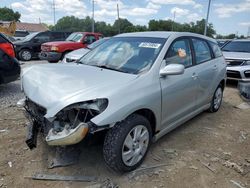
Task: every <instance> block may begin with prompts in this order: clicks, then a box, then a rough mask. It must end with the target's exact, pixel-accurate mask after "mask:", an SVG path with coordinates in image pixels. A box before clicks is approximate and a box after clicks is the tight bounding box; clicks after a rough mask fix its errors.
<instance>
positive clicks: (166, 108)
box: [160, 37, 197, 128]
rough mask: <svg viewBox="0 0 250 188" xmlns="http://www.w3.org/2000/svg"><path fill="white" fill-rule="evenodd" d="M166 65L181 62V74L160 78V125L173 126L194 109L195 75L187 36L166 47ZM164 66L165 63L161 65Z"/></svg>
mask: <svg viewBox="0 0 250 188" xmlns="http://www.w3.org/2000/svg"><path fill="white" fill-rule="evenodd" d="M165 60H166V65H168V64H183V65H184V66H185V71H184V73H183V74H181V75H169V76H166V77H164V78H160V84H161V88H162V125H163V126H164V127H163V128H166V126H167V127H168V128H173V127H171V124H173V123H175V122H177V121H179V120H180V119H181V118H184V117H185V116H187V115H189V114H190V113H192V112H193V111H194V109H195V99H196V92H197V77H196V76H197V75H196V72H195V70H194V66H193V56H192V52H191V45H190V39H189V38H185V37H184V38H183V37H182V38H178V39H176V40H175V41H174V42H173V43H172V44H171V46H170V47H169V49H168V52H167V54H166V57H165ZM163 66H165V65H163Z"/></svg>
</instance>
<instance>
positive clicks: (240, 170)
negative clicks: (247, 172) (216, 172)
mask: <svg viewBox="0 0 250 188" xmlns="http://www.w3.org/2000/svg"><path fill="white" fill-rule="evenodd" d="M223 165H224V166H225V167H227V168H232V169H234V170H235V171H236V172H238V173H240V174H243V172H244V170H243V168H242V167H241V166H239V165H238V164H236V163H234V162H230V161H226V162H225V163H223Z"/></svg>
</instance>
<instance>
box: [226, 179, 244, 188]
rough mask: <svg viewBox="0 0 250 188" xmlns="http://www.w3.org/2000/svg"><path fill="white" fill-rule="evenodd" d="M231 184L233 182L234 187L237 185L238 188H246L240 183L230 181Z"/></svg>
mask: <svg viewBox="0 0 250 188" xmlns="http://www.w3.org/2000/svg"><path fill="white" fill-rule="evenodd" d="M230 182H232V183H233V184H234V185H236V186H237V187H239V188H245V187H243V186H242V185H241V184H240V183H238V182H236V181H234V180H230Z"/></svg>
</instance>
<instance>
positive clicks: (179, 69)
mask: <svg viewBox="0 0 250 188" xmlns="http://www.w3.org/2000/svg"><path fill="white" fill-rule="evenodd" d="M184 70H185V67H184V65H181V64H169V65H167V66H165V67H164V68H162V69H161V70H160V75H161V76H162V77H164V76H167V75H180V74H183V73H184Z"/></svg>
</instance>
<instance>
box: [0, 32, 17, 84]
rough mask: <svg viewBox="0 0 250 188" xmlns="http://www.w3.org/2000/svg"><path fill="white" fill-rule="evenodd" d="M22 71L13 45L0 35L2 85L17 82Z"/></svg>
mask: <svg viewBox="0 0 250 188" xmlns="http://www.w3.org/2000/svg"><path fill="white" fill-rule="evenodd" d="M20 70H21V68H20V65H19V62H18V61H17V59H16V58H15V51H14V46H13V44H12V43H11V41H9V40H8V39H7V38H6V37H5V36H4V35H3V34H1V33H0V84H6V83H9V82H12V81H15V80H16V79H17V78H18V77H19V75H20Z"/></svg>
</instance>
